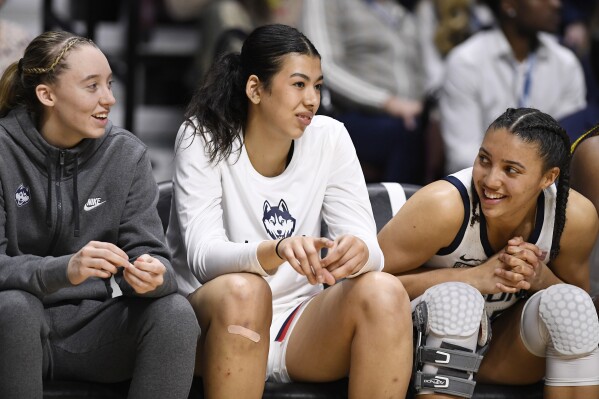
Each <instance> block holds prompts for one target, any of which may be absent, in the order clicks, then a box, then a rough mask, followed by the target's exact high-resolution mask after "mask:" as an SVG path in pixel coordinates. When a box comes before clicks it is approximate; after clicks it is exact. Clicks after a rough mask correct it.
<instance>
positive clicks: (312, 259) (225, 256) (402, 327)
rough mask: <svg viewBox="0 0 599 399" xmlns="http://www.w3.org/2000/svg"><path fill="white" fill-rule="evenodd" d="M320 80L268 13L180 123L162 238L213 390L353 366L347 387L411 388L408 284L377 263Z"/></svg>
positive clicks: (356, 184) (343, 139) (238, 391)
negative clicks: (268, 21)
mask: <svg viewBox="0 0 599 399" xmlns="http://www.w3.org/2000/svg"><path fill="white" fill-rule="evenodd" d="M322 83H323V76H322V69H321V65H320V55H319V54H318V52H317V51H316V48H314V46H313V45H312V43H311V42H310V41H309V40H308V39H307V38H306V37H305V36H304V35H303V34H302V33H300V32H299V31H297V30H296V29H294V28H291V27H289V26H285V25H266V26H263V27H260V28H257V29H256V30H255V31H254V32H252V33H251V34H250V35H249V36H248V38H247V39H246V40H245V42H244V44H243V47H242V50H241V53H240V54H230V55H225V56H224V57H222V58H220V60H218V61H217V62H216V63H215V64H214V65H213V67H212V69H211V70H210V71H209V72H208V75H207V77H206V80H205V81H204V83H203V84H202V86H201V87H200V88H199V90H198V91H197V93H196V95H195V96H194V98H193V100H192V102H191V104H190V105H189V108H188V112H187V121H186V122H185V123H183V125H182V126H181V128H180V130H179V134H178V140H177V143H178V144H177V154H176V159H175V173H174V178H173V182H174V191H173V206H172V208H171V209H172V211H171V221H170V223H169V230H168V231H167V240H168V243H169V245H170V247H171V250H172V251H173V266H174V267H175V270H176V271H177V273H178V280H177V281H178V283H179V291H180V292H181V293H182V294H184V295H185V296H186V297H187V298H188V299H189V301H190V302H191V304H192V306H193V308H194V309H195V311H196V315H197V317H198V321H199V323H200V327H201V330H202V333H201V338H200V341H199V346H198V348H199V349H198V356H197V362H196V370H195V371H196V374H198V375H201V376H202V377H203V382H204V392H205V396H206V397H207V398H261V397H262V391H263V388H264V379H265V377H266V378H267V379H268V380H270V381H277V382H289V381H292V380H293V381H314V382H315V381H332V380H337V379H340V378H343V377H347V376H349V397H350V398H367V397H369V398H389V397H393V398H399V397H403V396H405V393H406V391H407V387H408V382H409V378H410V370H411V358H412V334H411V329H410V325H411V323H410V309H409V300H408V296H407V294H406V292H405V290H404V288H403V286H402V285H401V282H400V281H399V280H397V279H396V278H394V277H393V276H391V275H389V274H387V273H381V272H380V270H381V269H382V267H383V258H382V256H381V255H382V254H381V250H380V248H379V245H378V242H377V239H376V228H375V224H374V218H373V215H372V210H371V207H370V202H369V200H368V192H367V190H366V184H365V182H364V176H363V175H362V171H361V169H360V164H359V162H358V158H357V156H356V151H355V149H354V147H353V145H352V142H351V140H350V138H349V135H348V133H347V130H346V129H345V127H344V126H343V125H342V124H341V123H339V122H337V121H335V120H333V119H331V118H328V117H325V116H320V115H316V112H317V111H318V107H319V105H320V87H321V85H322ZM322 221H324V222H325V223H326V224H327V226H328V227H329V231H330V232H331V235H332V239H329V238H324V237H321V236H320V229H321V222H322ZM324 248H326V249H327V254H326V256H324V257H321V250H322V249H324ZM323 283H326V284H328V285H331V287H329V288H327V289H326V290H323Z"/></svg>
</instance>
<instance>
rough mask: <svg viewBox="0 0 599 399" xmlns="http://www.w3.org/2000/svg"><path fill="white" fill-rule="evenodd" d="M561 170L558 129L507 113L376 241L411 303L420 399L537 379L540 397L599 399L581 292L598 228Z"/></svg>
mask: <svg viewBox="0 0 599 399" xmlns="http://www.w3.org/2000/svg"><path fill="white" fill-rule="evenodd" d="M569 168H570V142H569V139H568V136H567V134H566V132H565V131H564V130H563V129H562V128H561V127H560V126H559V124H558V123H557V122H556V121H555V120H554V119H553V118H552V117H551V116H549V115H547V114H545V113H542V112H540V111H538V110H536V109H531V108H519V109H512V108H510V109H508V110H507V111H506V112H505V113H503V114H502V115H501V116H499V117H498V118H497V119H496V120H495V121H494V122H493V123H491V125H490V126H489V128H488V129H487V132H486V134H485V137H484V140H483V143H482V145H481V147H480V149H479V152H478V156H477V159H476V160H475V162H474V166H473V167H472V168H468V169H464V170H462V171H460V172H457V173H455V174H453V175H451V176H448V177H447V178H445V179H444V180H442V181H438V182H435V183H432V184H430V185H428V186H426V187H424V188H422V189H421V190H420V191H418V192H417V193H416V194H415V195H414V196H412V197H411V198H410V200H408V202H407V203H406V204H405V205H404V206H403V207H402V208H401V209H400V211H399V212H398V214H397V215H396V216H395V217H394V218H393V219H392V220H391V221H390V222H389V224H388V225H387V226H385V227H384V228H383V229H382V230H381V232H380V233H379V243H380V245H381V248H382V250H383V253H384V255H385V269H384V270H385V271H388V272H390V273H393V274H396V275H399V279H400V280H401V281H402V283H403V284H404V286H405V287H406V290H407V291H408V294H409V295H410V298H411V299H413V300H412V307H413V310H414V312H415V317H414V320H415V327H416V328H417V332H418V333H419V334H420V336H421V342H422V348H420V349H419V348H417V349H416V350H417V352H416V353H419V354H420V355H419V356H418V357H417V359H416V369H415V373H414V377H415V378H414V380H415V381H416V388H417V389H419V391H420V393H423V394H431V395H434V394H444V395H449V396H451V395H457V394H458V392H459V393H465V396H468V395H469V394H472V392H473V389H474V385H475V381H483V382H485V383H493V384H514V385H520V384H529V383H534V382H536V381H539V380H541V379H543V378H544V380H545V397H546V398H583V397H584V398H586V397H598V396H599V352H598V349H597V345H598V344H599V321H598V319H597V313H596V310H595V308H594V306H593V302H592V300H591V298H590V296H589V295H588V293H587V291H588V290H589V256H590V252H591V249H592V248H593V244H594V243H595V238H596V236H597V232H598V229H599V222H598V220H597V212H596V211H595V209H594V207H593V204H592V203H591V202H590V201H589V200H587V199H586V198H585V197H583V196H582V195H581V194H579V193H578V192H576V191H574V190H571V189H570V187H569V181H570V173H569ZM481 294H482V295H481ZM422 315H425V317H424V320H425V322H424V323H423V324H422V325H421V324H419V320H422V319H423V316H422ZM489 321H490V323H489ZM489 324H490V325H491V326H492V340H491V339H490V336H491V334H490V327H489ZM448 349H451V350H450V351H449V352H448ZM456 351H457V352H456ZM473 352H474V353H473ZM429 353H434V355H431V356H427V354H429ZM439 353H452V355H451V356H453V357H452V358H451V359H450V357H449V355H447V359H445V358H438V356H439V355H438V354H439ZM485 353H486V354H485ZM456 354H459V356H461V357H464V358H465V359H468V360H469V361H470V363H465V360H464V359H460V358H459V357H458V359H457V360H455V359H454V357H455V355H456ZM483 355H484V358H483ZM434 356H437V358H435V357H434ZM452 359H454V360H452ZM446 360H447V361H446ZM440 363H442V365H443V367H440V366H439V364H440ZM464 364H468V366H467V367H465V366H464ZM448 369H454V370H452V371H451V372H448ZM456 370H457V371H456ZM456 373H457V374H456ZM433 377H436V379H435V378H433ZM431 381H436V382H437V383H436V384H435V383H431ZM439 381H442V382H443V381H446V382H447V383H448V384H449V388H447V387H442V386H441V385H442V384H440V383H439ZM452 384H454V386H453V388H454V389H453V390H451V387H452ZM456 387H458V388H456ZM460 396H464V395H460ZM444 397H446V396H444Z"/></svg>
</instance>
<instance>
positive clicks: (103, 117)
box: [92, 112, 108, 120]
mask: <svg viewBox="0 0 599 399" xmlns="http://www.w3.org/2000/svg"><path fill="white" fill-rule="evenodd" d="M92 117H94V118H96V119H99V120H104V119H106V118H108V112H102V113H100V114H94V115H92Z"/></svg>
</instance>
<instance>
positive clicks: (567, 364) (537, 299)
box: [520, 284, 599, 386]
mask: <svg viewBox="0 0 599 399" xmlns="http://www.w3.org/2000/svg"><path fill="white" fill-rule="evenodd" d="M520 337H521V338H522V342H523V343H524V346H525V347H526V349H528V351H529V352H530V353H532V354H533V355H535V356H539V357H546V358H547V366H546V367H547V369H546V377H545V383H546V384H547V385H555V386H576V385H596V384H599V355H598V353H597V345H599V321H598V319H597V312H596V310H595V307H594V305H593V301H592V300H591V298H590V296H589V295H588V294H587V293H586V292H585V291H584V290H582V289H581V288H578V287H576V286H573V285H570V284H556V285H553V286H551V287H549V288H547V289H545V290H542V291H539V292H537V293H535V294H534V295H533V296H532V297H531V298H530V299H529V300H528V301H527V302H526V305H525V306H524V309H523V310H522V318H521V323H520Z"/></svg>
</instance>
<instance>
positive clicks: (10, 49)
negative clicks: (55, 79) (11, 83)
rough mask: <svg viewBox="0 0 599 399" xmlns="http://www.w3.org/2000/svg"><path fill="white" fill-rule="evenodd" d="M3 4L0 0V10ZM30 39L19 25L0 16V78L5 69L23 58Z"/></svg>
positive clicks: (3, 0)
mask: <svg viewBox="0 0 599 399" xmlns="http://www.w3.org/2000/svg"><path fill="white" fill-rule="evenodd" d="M4 3H5V0H0V8H2V6H3V5H4ZM31 39H32V38H31V37H30V35H29V33H28V32H27V31H26V30H25V29H24V28H22V27H21V26H20V25H17V24H15V23H13V22H10V21H7V20H6V19H4V18H1V16H0V76H1V75H2V73H4V70H5V69H6V67H8V66H9V65H10V64H12V63H13V62H15V61H17V60H19V59H20V58H21V57H22V56H23V52H24V51H25V47H27V45H28V44H29V42H30V41H31Z"/></svg>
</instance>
